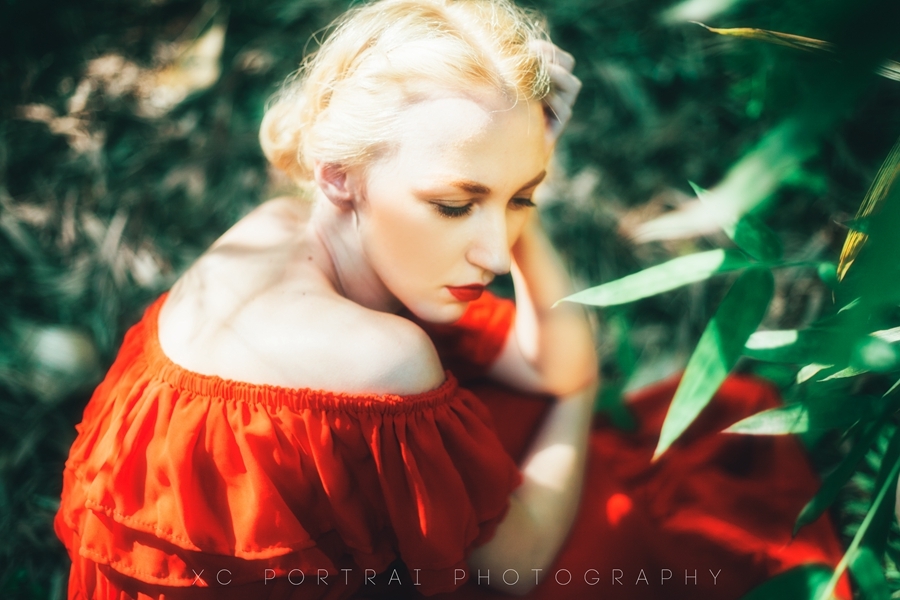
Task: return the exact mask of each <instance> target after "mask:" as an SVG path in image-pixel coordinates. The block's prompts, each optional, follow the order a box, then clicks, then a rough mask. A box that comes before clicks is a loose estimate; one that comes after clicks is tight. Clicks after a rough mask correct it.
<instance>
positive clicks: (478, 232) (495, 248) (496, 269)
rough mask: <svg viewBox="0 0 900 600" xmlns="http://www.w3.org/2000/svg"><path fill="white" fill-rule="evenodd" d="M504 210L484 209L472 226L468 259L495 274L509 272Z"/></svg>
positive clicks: (507, 233) (509, 263)
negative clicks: (475, 224) (475, 223)
mask: <svg viewBox="0 0 900 600" xmlns="http://www.w3.org/2000/svg"><path fill="white" fill-rule="evenodd" d="M505 212H506V211H484V212H482V213H481V214H480V216H481V217H482V218H481V219H478V223H477V226H476V227H474V231H473V238H474V239H473V240H472V243H471V245H470V246H469V251H468V253H467V255H466V258H467V259H468V261H469V262H470V263H471V264H473V265H475V266H476V267H480V268H482V269H484V270H486V271H490V272H491V273H493V274H495V275H503V274H504V273H509V268H510V265H511V257H510V242H509V231H510V228H509V223H507V215H506V214H505Z"/></svg>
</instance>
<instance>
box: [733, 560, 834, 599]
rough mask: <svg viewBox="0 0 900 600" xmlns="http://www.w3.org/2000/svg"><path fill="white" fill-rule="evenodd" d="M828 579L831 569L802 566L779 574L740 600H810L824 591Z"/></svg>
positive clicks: (817, 566)
mask: <svg viewBox="0 0 900 600" xmlns="http://www.w3.org/2000/svg"><path fill="white" fill-rule="evenodd" d="M830 578H831V568H830V567H828V566H826V565H803V566H802V567H795V568H793V569H790V570H788V571H785V572H784V573H779V574H778V575H776V576H775V577H773V578H772V579H769V580H768V581H766V582H765V583H763V584H762V585H760V586H758V587H756V588H754V589H752V590H750V592H749V593H747V594H745V595H744V596H742V597H741V600H811V599H813V598H816V596H817V595H818V594H819V593H821V591H822V590H823V589H825V587H826V586H827V585H828V580H829V579H830Z"/></svg>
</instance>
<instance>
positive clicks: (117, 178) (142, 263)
mask: <svg viewBox="0 0 900 600" xmlns="http://www.w3.org/2000/svg"><path fill="white" fill-rule="evenodd" d="M523 4H525V5H527V6H532V7H534V8H536V9H538V10H539V11H541V12H543V13H544V14H545V15H546V16H547V18H548V20H549V23H550V25H551V31H552V33H553V37H554V40H555V41H556V42H557V43H558V44H559V45H560V46H562V47H563V48H565V49H566V50H568V51H569V52H571V53H572V54H573V55H574V56H575V57H576V60H577V65H576V68H575V73H576V75H577V76H578V77H579V78H581V80H582V81H583V83H584V88H583V90H582V92H581V96H580V98H579V101H578V104H577V105H576V107H575V114H574V117H573V120H572V122H571V123H570V125H569V127H568V130H567V132H566V133H565V134H564V136H563V138H562V140H561V142H560V147H559V151H558V156H557V160H556V165H555V167H554V172H553V174H552V177H551V179H550V181H549V183H548V184H547V185H546V186H544V189H543V190H542V191H541V194H542V199H541V201H542V211H543V214H544V217H545V220H546V222H547V224H548V228H549V229H550V231H551V234H552V235H553V237H554V239H555V240H556V241H557V243H558V245H559V247H560V249H561V250H562V251H563V252H564V254H565V257H566V259H567V260H568V262H569V264H570V266H571V269H572V271H573V272H574V273H575V274H576V276H577V277H578V279H579V281H580V283H581V285H582V286H583V287H587V286H589V285H597V284H600V283H604V282H608V281H612V280H614V279H617V278H619V277H622V276H624V275H627V274H629V273H633V272H635V271H638V270H640V269H643V268H646V267H648V266H651V265H654V264H657V263H660V262H663V261H665V260H667V259H670V258H673V257H676V256H681V255H684V254H688V253H692V252H697V251H700V250H706V249H711V248H719V247H728V246H729V244H730V241H729V239H728V238H727V237H726V236H725V235H724V234H723V233H721V232H720V231H719V230H718V229H717V227H715V226H710V225H706V224H704V222H703V219H698V218H696V215H697V214H698V213H697V212H696V210H697V206H698V200H697V198H696V195H695V194H694V192H693V191H692V188H691V185H690V183H689V182H693V183H695V184H696V185H698V186H700V187H702V188H709V189H711V190H713V191H718V192H720V193H721V194H725V195H728V194H731V195H732V196H733V197H735V198H738V200H735V202H744V209H745V210H751V209H752V210H753V211H754V214H756V216H758V217H759V218H761V219H762V220H763V221H764V222H765V223H766V224H767V225H768V226H769V227H771V228H772V229H773V230H774V231H775V232H776V233H777V234H778V236H779V238H780V240H781V243H782V245H783V247H784V255H785V257H786V258H787V259H789V260H791V261H796V262H804V261H805V262H810V263H813V262H814V263H830V264H836V263H837V261H838V257H839V256H840V253H841V247H842V245H843V244H844V240H845V238H846V236H847V233H848V228H847V227H848V223H851V221H852V219H853V218H854V215H855V214H856V212H857V209H858V208H859V206H860V204H861V202H862V200H863V198H864V197H865V195H866V192H867V190H868V188H869V186H870V184H871V183H872V181H873V179H874V178H875V175H876V172H877V171H878V169H879V166H880V165H881V164H882V161H883V160H884V159H885V157H886V156H887V155H888V153H889V152H890V150H891V147H892V146H893V145H894V143H895V142H896V140H897V138H898V136H900V64H898V63H894V62H891V61H892V60H897V59H900V34H898V33H897V24H898V23H900V18H898V17H900V3H897V2H896V1H892V2H888V1H881V2H878V1H868V2H865V1H860V0H853V1H851V0H820V1H818V2H815V3H809V2H786V1H783V0H782V1H775V0H743V1H741V0H689V1H687V2H684V3H681V4H677V3H671V2H665V1H660V0H561V1H557V2H550V1H549V0H541V1H539V2H527V3H524V2H523ZM349 5H350V4H349V3H348V2H345V1H343V0H254V1H250V0H208V1H203V0H117V1H115V2H114V1H111V0H94V1H93V2H90V3H87V2H60V1H58V0H0V598H44V599H51V600H55V599H58V598H63V597H64V592H65V584H66V578H67V574H68V571H67V569H68V565H67V562H66V558H65V553H64V550H63V548H62V546H61V544H60V543H59V542H58V541H57V540H56V538H55V536H54V534H53V531H52V525H51V522H52V518H53V515H54V513H55V510H56V508H57V506H58V496H59V493H60V489H61V472H62V465H63V461H64V460H65V457H66V455H67V452H68V448H69V446H70V444H71V442H72V440H73V439H74V437H75V430H74V425H75V423H77V422H78V421H80V419H81V412H82V410H83V408H84V405H85V403H86V402H87V399H88V397H89V395H90V393H91V390H92V389H93V386H95V385H96V384H97V383H98V382H99V380H100V378H101V377H102V375H103V373H104V372H105V370H106V369H107V368H108V366H109V364H110V363H111V361H112V360H113V358H114V356H115V352H116V350H117V348H118V346H119V344H120V343H121V340H122V337H123V335H124V333H125V331H126V329H127V328H128V327H129V326H130V325H131V324H133V323H134V322H136V321H137V320H138V318H139V317H140V314H141V312H142V310H143V309H144V308H145V307H146V306H147V304H148V303H149V302H150V301H151V300H153V299H154V298H155V297H156V296H158V295H159V293H160V292H162V291H164V290H165V289H167V288H168V287H169V286H171V284H172V283H173V282H174V281H175V280H176V279H177V277H178V276H179V274H180V273H181V272H183V270H184V269H185V268H186V267H187V266H189V265H190V264H191V263H192V262H193V261H194V260H195V259H196V258H197V257H198V256H199V255H200V253H202V252H203V251H204V249H205V248H206V247H207V246H208V245H209V244H210V243H211V242H212V241H214V240H215V239H216V238H217V237H218V236H219V235H220V234H221V233H222V232H223V231H224V230H225V229H227V228H228V227H229V226H230V225H232V224H233V223H234V222H235V221H237V220H238V219H239V218H240V217H241V216H242V215H244V214H246V213H247V212H248V211H249V210H251V209H252V208H253V207H254V206H256V205H257V204H258V203H260V202H261V201H263V200H265V199H267V198H270V197H273V196H276V195H282V194H291V193H294V190H293V189H292V187H291V184H290V182H289V181H287V180H286V179H284V178H283V177H282V176H281V175H279V174H278V173H276V172H273V171H272V170H271V169H269V168H268V167H267V165H266V161H265V159H264V158H263V156H262V153H261V151H260V149H259V144H258V141H257V130H258V126H259V122H260V120H261V118H262V115H263V111H264V107H265V103H266V100H267V98H268V97H269V96H270V95H271V94H272V93H273V92H275V91H276V90H277V88H278V86H279V84H280V82H281V81H282V80H283V79H284V77H285V76H287V75H288V74H289V73H291V72H292V71H293V70H295V69H296V68H297V66H298V64H299V62H300V60H301V59H302V57H303V56H304V53H305V52H308V51H310V50H313V49H315V47H316V43H315V41H314V40H313V41H310V40H311V38H314V37H315V36H316V35H318V36H319V37H321V35H322V33H323V30H324V28H325V27H326V26H327V24H328V23H329V22H330V21H331V20H332V19H333V18H334V17H336V16H337V15H338V14H340V13H341V12H343V11H344V10H345V9H346V8H347V7H348V6H349ZM697 21H699V22H702V23H704V24H705V25H708V26H709V27H714V28H758V29H764V30H768V31H775V32H783V33H789V34H793V35H794V36H801V37H798V38H789V37H778V36H775V35H773V34H765V33H760V32H750V31H744V32H743V37H739V36H735V35H723V34H721V33H715V32H713V31H710V30H709V29H707V28H705V27H703V26H702V25H700V24H698V23H696V22H697ZM731 33H740V32H734V31H732V32H731ZM810 39H811V40H819V41H820V42H827V43H813V42H812V41H809V40H810ZM773 42H774V43H773ZM851 226H852V223H851ZM895 258H896V262H897V263H900V256H896V257H895ZM892 260H893V258H892ZM821 271H822V269H818V270H817V269H809V268H804V267H802V266H798V267H794V268H787V269H781V270H779V271H777V272H776V291H775V297H774V299H773V300H772V302H771V304H770V307H769V311H768V314H767V316H766V318H765V320H764V321H763V327H764V328H768V329H791V328H803V327H805V326H808V325H810V324H811V323H814V322H816V321H817V320H818V319H821V318H823V317H826V316H827V315H828V314H829V313H833V312H834V311H835V305H834V295H833V293H832V290H831V287H830V284H831V283H833V281H832V280H833V278H834V275H833V272H832V273H831V275H829V274H828V272H827V271H828V270H827V269H825V271H826V272H825V273H824V275H822V274H820V272H821ZM726 284H727V280H719V279H715V280H709V281H704V282H701V283H697V284H693V285H690V286H687V287H684V288H681V289H679V290H676V291H673V292H669V293H667V294H664V295H662V296H659V297H654V298H649V299H646V300H641V301H639V302H636V303H632V304H627V305H622V306H617V307H613V308H609V309H604V310H603V311H602V312H600V311H598V313H597V314H598V317H599V319H600V321H601V322H602V326H601V335H600V339H599V344H600V347H601V351H602V355H603V371H604V376H605V379H606V382H607V385H606V387H605V392H604V395H603V397H601V399H600V402H599V403H598V409H600V410H609V411H611V412H613V413H614V414H617V415H618V422H619V424H620V425H621V426H623V427H627V426H628V418H627V412H622V411H621V410H620V409H621V407H620V405H619V404H618V403H619V399H620V397H621V394H622V393H623V391H624V392H627V391H628V390H632V389H635V388H638V387H640V386H642V385H645V384H647V383H649V382H652V381H655V380H658V379H660V378H662V377H665V376H668V375H670V374H672V373H673V372H676V371H677V370H679V369H682V368H683V367H684V365H685V363H686V362H687V359H688V357H689V356H690V354H691V352H692V350H693V348H694V345H695V344H696V342H697V339H698V338H699V337H700V334H701V332H702V331H703V328H704V327H705V325H706V323H707V321H708V320H709V318H710V315H711V314H712V311H713V310H715V307H716V304H717V302H718V301H719V300H720V299H721V297H722V294H723V293H724V290H725V289H726V287H727V286H726ZM501 290H502V286H501ZM738 368H740V369H744V370H753V371H755V372H757V373H760V374H762V375H765V376H768V377H770V378H772V379H773V380H775V381H776V382H778V383H779V384H781V385H783V386H786V387H789V386H790V385H791V382H793V381H794V378H795V374H796V368H792V367H785V366H782V365H772V364H764V363H752V364H751V363H749V362H748V361H745V362H742V363H740V364H739V365H738ZM792 369H793V370H792ZM858 385H865V382H862V383H859V384H858ZM885 436H887V434H885ZM844 441H845V440H844V439H843V438H842V437H840V436H838V435H832V436H829V435H823V436H817V437H816V438H815V439H813V438H810V439H807V442H808V443H809V447H810V450H811V453H812V456H813V460H814V461H815V462H816V464H817V465H818V466H819V468H820V469H821V470H822V472H823V473H825V472H827V471H828V470H829V469H831V468H832V467H833V466H834V465H835V464H836V461H838V460H839V459H840V458H841V457H842V456H843V454H846V447H845V446H844ZM886 445H887V437H885V439H884V440H881V441H879V442H878V443H876V444H875V445H874V446H873V448H872V451H871V452H870V453H869V454H868V455H867V457H866V460H865V461H863V463H862V466H861V467H860V470H859V473H858V474H857V476H856V477H855V478H854V479H853V480H852V481H851V482H850V483H849V484H848V485H847V486H845V487H844V489H843V490H842V492H841V494H840V496H839V497H838V501H837V503H836V504H835V505H834V506H833V507H832V511H833V515H834V517H835V519H836V520H837V522H838V523H839V526H840V528H841V530H842V532H843V534H844V536H845V538H846V539H847V540H849V539H850V536H852V535H853V532H854V531H855V528H856V527H858V525H859V522H860V520H861V519H862V515H864V514H865V510H866V508H865V505H866V499H867V498H868V497H869V496H871V494H872V482H873V480H874V477H875V475H874V474H875V473H876V472H877V470H878V468H879V464H880V457H881V455H882V454H883V453H884V452H885V446H886ZM892 498H893V496H891V499H892ZM891 504H893V502H892V500H891ZM892 527H894V528H895V529H896V524H893V525H892ZM892 535H893V537H892V538H891V539H892V540H893V541H892V542H891V544H895V543H896V541H897V540H896V538H897V536H896V531H895V532H894V534H892ZM894 555H895V556H900V554H897V553H895V554H894ZM890 556H891V555H890V553H889V555H888V556H887V557H886V558H885V561H886V562H885V564H884V567H885V569H886V573H887V581H888V583H890V585H891V589H892V590H895V589H897V588H898V587H900V574H898V573H897V571H896V568H895V566H894V562H892V559H891V557H890Z"/></svg>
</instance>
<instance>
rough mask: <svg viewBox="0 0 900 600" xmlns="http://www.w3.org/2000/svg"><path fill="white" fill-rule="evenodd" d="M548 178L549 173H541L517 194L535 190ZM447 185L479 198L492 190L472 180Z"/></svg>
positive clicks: (461, 180) (458, 180)
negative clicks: (531, 189)
mask: <svg viewBox="0 0 900 600" xmlns="http://www.w3.org/2000/svg"><path fill="white" fill-rule="evenodd" d="M546 176H547V171H546V170H544V171H541V172H540V173H538V174H537V176H536V177H534V178H533V179H532V180H531V181H529V182H528V183H526V184H525V185H523V186H522V187H520V188H519V190H518V192H516V193H517V194H518V193H519V192H521V191H523V190H527V189H528V188H533V187H534V186H536V185H537V184H539V183H540V182H541V181H543V180H544V177H546ZM447 185H449V186H450V187H456V188H459V189H461V190H463V191H465V192H468V193H470V194H475V195H477V196H487V195H488V194H490V193H491V188H489V187H488V186H486V185H484V184H483V183H478V182H477V181H472V180H470V179H456V180H454V181H450V182H448V184H447Z"/></svg>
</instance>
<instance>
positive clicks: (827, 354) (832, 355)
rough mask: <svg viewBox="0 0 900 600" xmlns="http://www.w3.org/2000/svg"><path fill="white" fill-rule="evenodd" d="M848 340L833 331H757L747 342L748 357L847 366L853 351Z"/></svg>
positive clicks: (780, 361)
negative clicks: (848, 355)
mask: <svg viewBox="0 0 900 600" xmlns="http://www.w3.org/2000/svg"><path fill="white" fill-rule="evenodd" d="M844 337H846V336H845V335H844V334H842V333H841V332H836V331H833V330H829V329H813V328H810V329H801V330H797V329H783V330H774V331H757V332H756V333H754V334H753V335H751V336H750V338H749V339H748V340H747V344H746V346H744V355H745V356H749V357H750V358H755V359H757V360H764V361H767V362H779V363H797V364H807V363H809V362H810V361H814V362H816V363H819V364H835V363H843V364H846V361H847V354H849V348H847V346H848V343H846V342H844V341H843V338H844Z"/></svg>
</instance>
